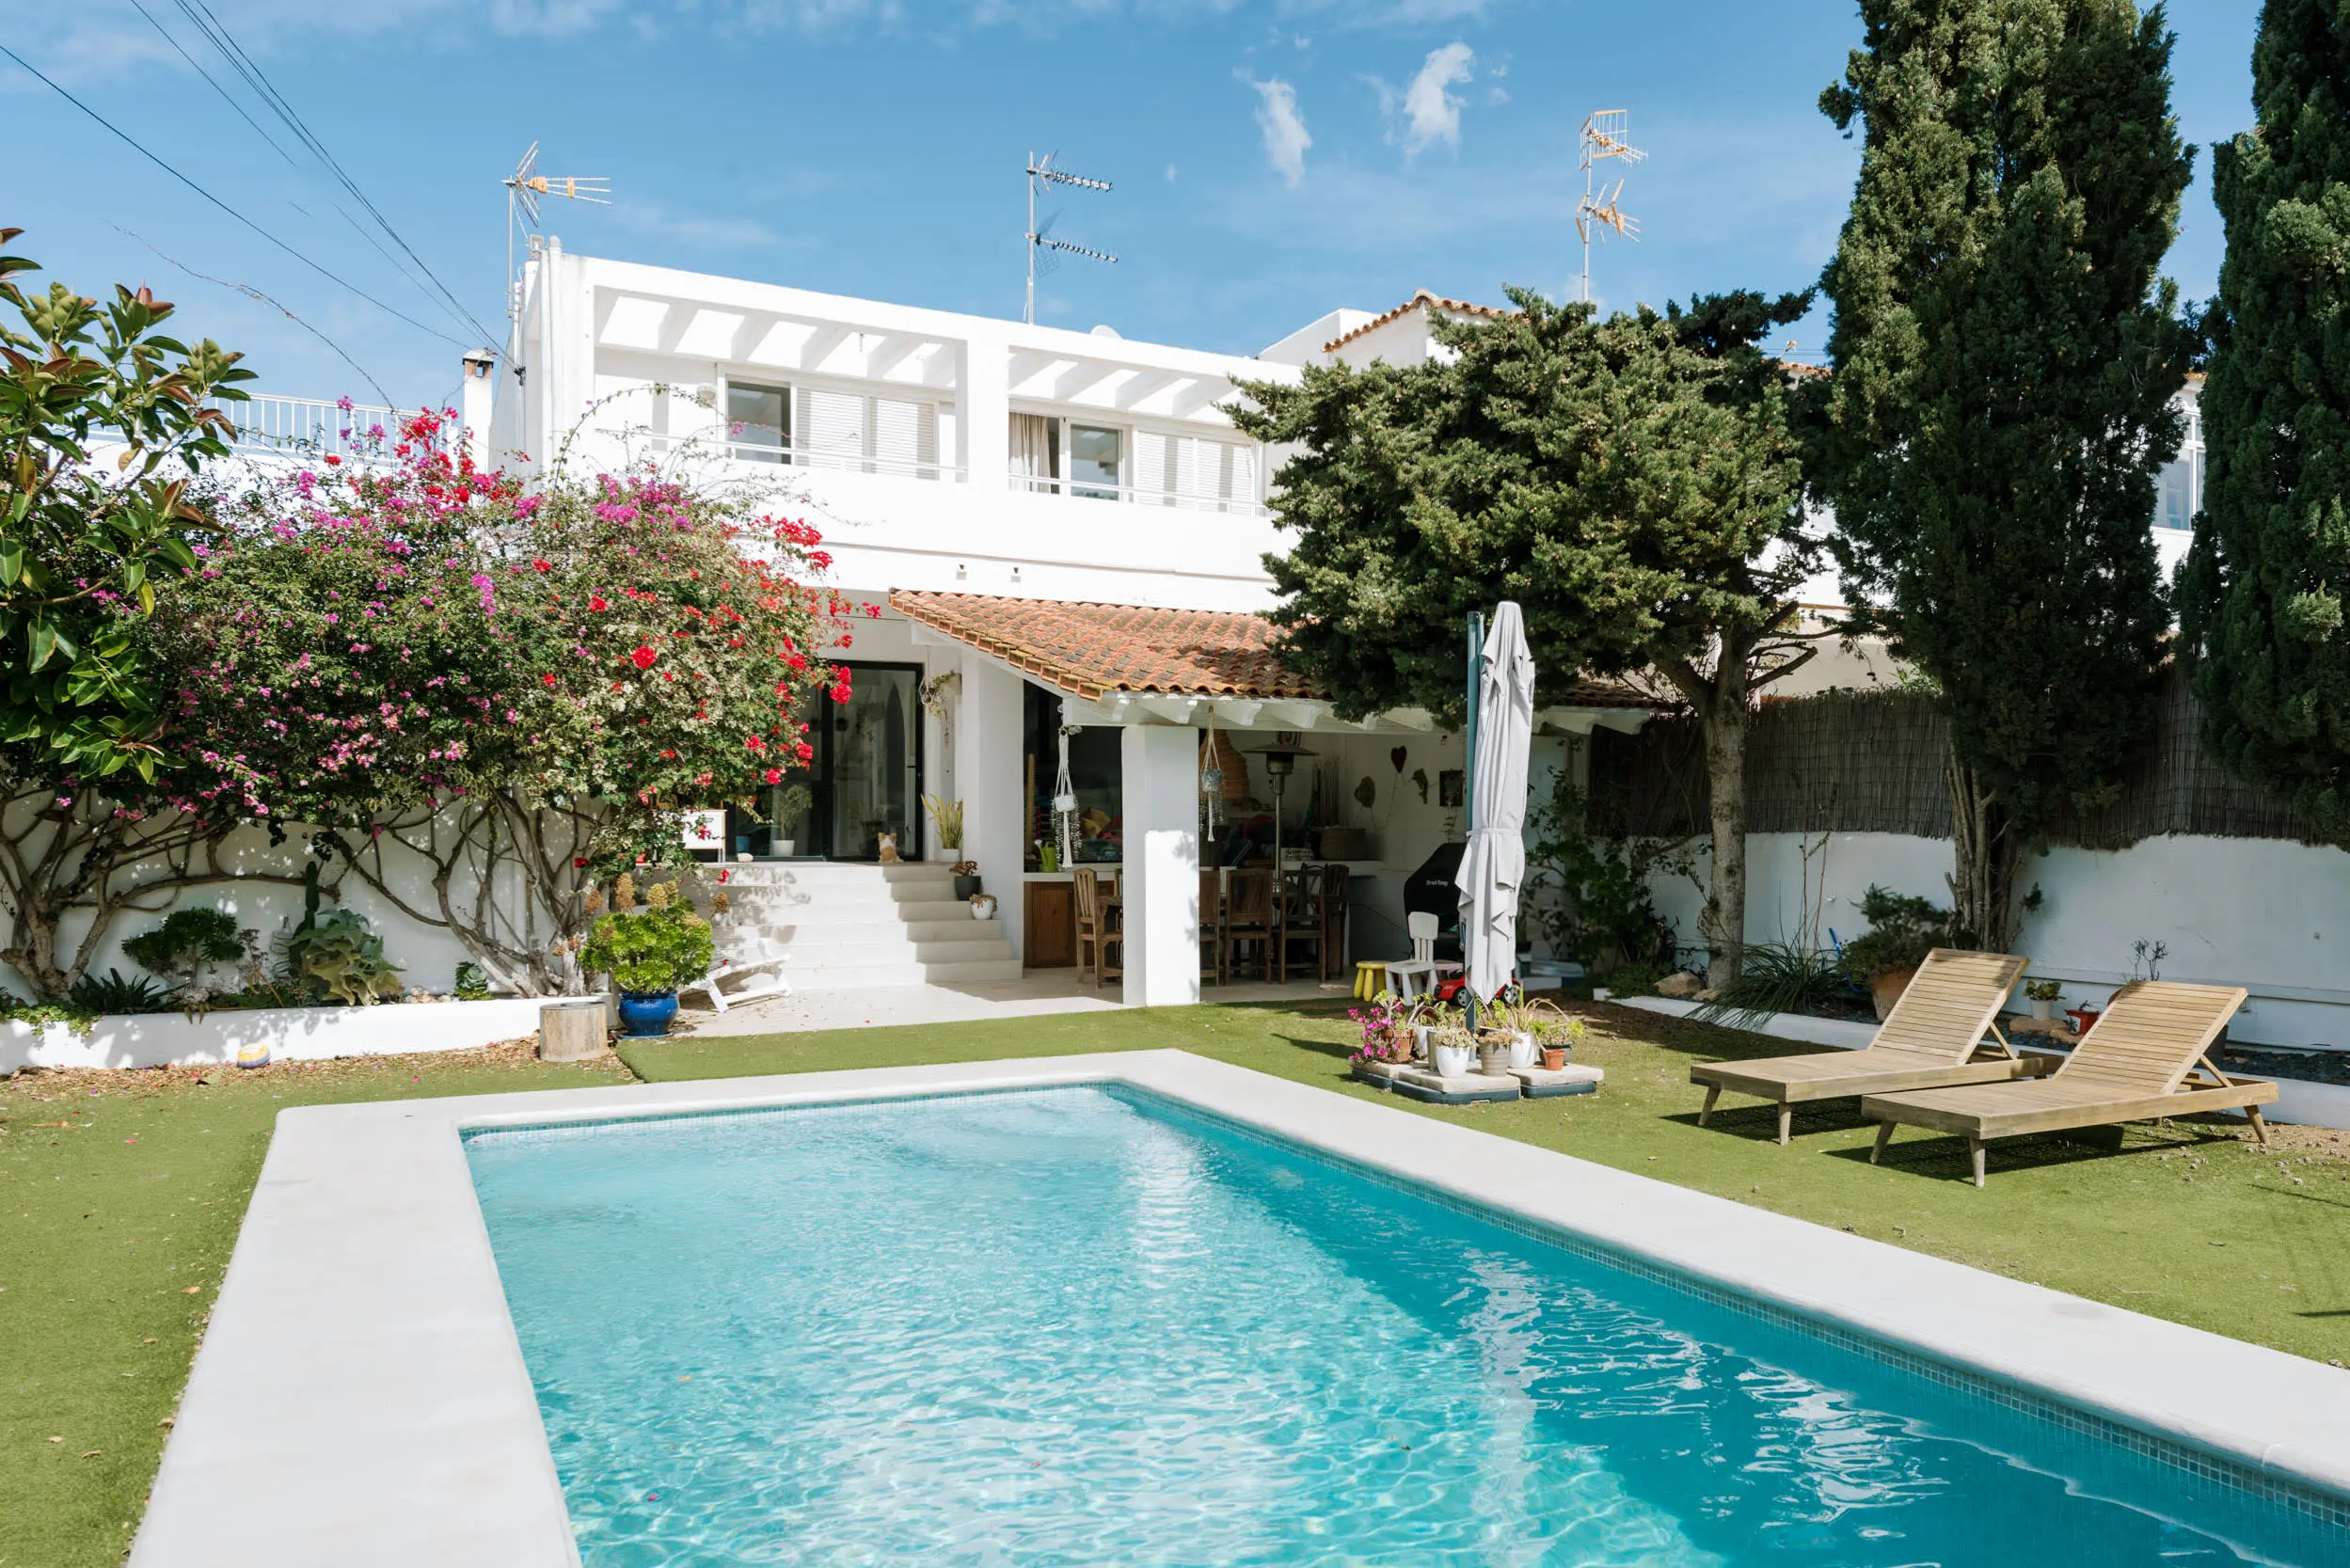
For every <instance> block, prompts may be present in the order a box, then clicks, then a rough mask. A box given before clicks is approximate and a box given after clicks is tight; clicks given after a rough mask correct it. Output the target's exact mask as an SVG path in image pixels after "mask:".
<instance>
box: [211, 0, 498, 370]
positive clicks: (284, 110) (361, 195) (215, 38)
mask: <svg viewBox="0 0 2350 1568" xmlns="http://www.w3.org/2000/svg"><path fill="white" fill-rule="evenodd" d="M173 3H174V4H175V5H177V6H178V7H179V8H180V10H181V13H182V14H183V15H184V16H185V17H186V18H187V19H188V20H189V21H190V22H192V23H194V24H196V26H197V29H198V31H199V32H201V33H203V34H204V36H205V38H206V39H208V40H210V41H211V42H212V45H213V47H214V48H215V49H217V50H219V51H220V53H221V55H222V57H223V58H225V59H227V60H228V62H229V63H230V66H232V67H233V68H234V69H235V70H236V71H237V74H239V75H240V76H243V77H244V78H245V80H246V85H247V86H249V87H252V89H253V90H254V91H255V92H256V93H257V94H259V95H260V97H261V99H262V103H266V104H268V105H269V107H270V108H271V109H272V110H273V111H275V112H276V114H277V116H278V119H281V120H283V121H284V122H285V124H286V127H287V129H289V130H291V131H292V132H293V133H294V135H295V137H296V138H298V139H299V140H300V141H301V143H302V144H303V145H304V146H305V147H307V148H309V149H310V152H311V154H312V155H313V156H315V157H316V158H317V159H318V161H319V163H320V164H321V165H322V166H325V167H326V170H327V172H328V173H330V174H332V175H333V176H334V177H335V180H336V181H337V182H339V183H340V184H341V186H342V188H343V189H344V190H346V191H348V192H349V193H350V194H351V198H352V199H353V200H354V201H356V202H357V203H358V204H359V206H360V207H362V208H364V209H365V210H366V212H367V214H368V215H369V216H370V217H372V218H373V219H374V220H375V223H376V226H377V227H378V228H380V229H382V230H383V231H384V233H385V235H386V236H387V237H388V238H389V239H390V241H391V243H392V244H393V245H398V246H399V247H400V250H401V252H402V254H404V255H405V256H406V257H407V258H408V260H409V261H413V262H415V263H416V266H417V269H418V270H419V271H420V272H421V273H423V275H424V276H425V277H427V278H429V279H431V282H432V286H433V289H434V290H437V291H438V292H439V294H440V297H441V298H442V299H443V300H445V301H447V302H448V308H449V309H451V310H452V311H453V314H454V315H455V316H456V317H457V319H458V320H459V321H460V322H462V323H464V324H465V325H467V326H468V327H469V329H470V330H472V331H474V332H476V333H479V334H480V335H481V337H482V339H483V341H490V339H491V333H490V330H489V328H487V327H486V326H484V325H482V323H481V322H480V320H478V319H477V318H476V317H475V316H474V315H473V312H472V311H470V310H468V309H466V305H465V302H464V301H463V300H461V299H459V298H458V297H457V296H456V294H455V293H453V291H452V290H451V289H450V288H449V286H448V285H447V284H445V283H443V282H442V281H441V280H440V278H439V277H437V275H436V274H435V273H434V271H433V269H432V268H431V267H430V266H429V265H427V264H426V263H425V261H424V258H422V257H421V256H419V255H418V254H417V253H416V250H415V248H414V247H413V246H411V245H409V244H408V242H407V241H406V240H405V239H403V238H401V237H400V231H399V230H396V229H394V228H392V226H391V220H390V219H389V218H387V217H385V216H384V214H383V212H382V210H381V209H379V208H378V207H377V206H376V205H375V203H374V202H373V201H371V200H370V199H368V195H367V193H366V192H365V191H363V190H361V189H359V185H358V182H357V181H356V180H354V179H352V178H351V176H350V175H349V174H348V173H346V172H344V170H343V167H342V165H341V164H340V163H338V162H337V161H336V160H335V155H334V154H333V153H332V152H330V151H328V150H327V149H326V143H325V142H323V141H321V140H319V138H318V137H317V136H316V135H313V134H312V133H311V131H310V126H309V125H308V124H306V123H304V121H303V119H302V117H301V116H300V115H299V114H297V113H295V112H294V105H293V104H292V103H288V102H287V101H286V99H285V96H284V95H283V94H281V93H280V92H278V89H277V88H276V87H274V86H272V85H271V84H270V81H269V78H268V77H267V76H266V75H264V74H263V73H262V69H261V67H260V66H258V65H256V64H255V63H254V62H253V59H252V56H250V55H247V54H246V52H245V50H244V47H243V46H242V45H240V44H239V43H238V42H237V40H236V39H235V38H234V37H233V36H232V35H231V34H230V31H229V28H228V25H227V24H225V23H223V22H222V21H221V20H220V18H219V17H217V16H215V15H214V13H213V10H212V8H211V7H210V6H208V5H206V4H205V0H173ZM386 260H390V258H389V257H387V258H386ZM394 264H395V265H397V263H396V262H395V263H394ZM409 281H410V282H415V281H416V280H415V279H414V278H410V279H409ZM418 287H419V288H422V287H423V285H421V284H418ZM428 292H430V291H428Z"/></svg>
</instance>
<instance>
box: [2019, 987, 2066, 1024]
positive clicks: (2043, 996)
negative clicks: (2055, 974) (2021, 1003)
mask: <svg viewBox="0 0 2350 1568" xmlns="http://www.w3.org/2000/svg"><path fill="white" fill-rule="evenodd" d="M2063 994H2064V986H2063V985H2062V984H2061V983H2060V982H2058V981H2056V980H2026V981H2024V1000H2025V1001H2026V1002H2029V1003H2030V1004H2031V1005H2032V1016H2033V1017H2034V1018H2036V1019H2039V1020H2040V1022H2043V1023H2045V1022H2052V1021H2053V1020H2054V1019H2055V1018H2056V998H2058V997H2060V996H2062V995H2063Z"/></svg>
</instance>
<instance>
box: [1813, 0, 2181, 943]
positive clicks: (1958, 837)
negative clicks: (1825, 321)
mask: <svg viewBox="0 0 2350 1568" xmlns="http://www.w3.org/2000/svg"><path fill="white" fill-rule="evenodd" d="M1861 14H1862V19H1863V22H1864V24H1865V27H1866V40H1865V47H1863V48H1861V49H1859V50H1855V51H1854V52H1853V54H1852V55H1851V56H1850V63H1849V65H1848V68H1847V70H1846V73H1845V78H1844V81H1843V83H1842V84H1841V85H1838V86H1835V87H1830V88H1829V89H1828V90H1827V91H1826V92H1824V93H1822V94H1821V96H1820V107H1821V109H1822V110H1823V111H1824V112H1825V113H1826V114H1827V115H1828V116H1829V118H1830V119H1834V121H1835V122H1836V123H1837V124H1838V125H1839V126H1841V127H1844V128H1845V129H1846V130H1847V131H1848V132H1850V129H1851V127H1852V124H1853V122H1854V121H1855V120H1858V121H1860V122H1862V124H1863V125H1864V126H1865V127H1866V142H1865V149H1864V153H1863V159H1862V165H1861V173H1860V179H1859V182H1858V186H1857V188H1856V189H1855V191H1854V193H1853V198H1852V207H1851V212H1850V214H1849V216H1848V217H1847V219H1846V221H1845V225H1844V230H1843V233H1842V236H1841V238H1840V240H1839V243H1838V247H1837V251H1836V254H1835V257H1834V260H1833V261H1831V262H1830V263H1829V266H1828V269H1827V273H1826V275H1825V277H1824V278H1823V279H1822V282H1823V286H1824V287H1825V289H1826V291H1827V293H1828V294H1829V295H1830V297H1831V298H1832V299H1833V300H1834V305H1835V321H1834V328H1833V331H1832V335H1831V337H1830V341H1829V357H1830V360H1831V362H1832V366H1833V370H1834V374H1833V375H1832V376H1830V377H1828V378H1827V379H1826V382H1825V384H1824V388H1823V389H1822V391H1821V392H1820V394H1819V398H1820V406H1819V411H1818V412H1819V417H1820V428H1819V433H1818V439H1819V441H1820V443H1821V450H1820V453H1819V460H1818V465H1817V468H1816V471H1818V472H1819V473H1820V474H1822V475H1823V476H1824V483H1822V485H1821V487H1820V488H1821V492H1822V499H1826V500H1828V501H1830V502H1831V503H1832V504H1833V505H1834V509H1835V515H1836V530H1837V531H1836V537H1835V541H1834V547H1835V549H1836V552H1837V556H1838V561H1839V564H1840V566H1841V568H1842V571H1843V577H1844V582H1845V591H1846V594H1847V596H1848V598H1849V599H1850V601H1851V603H1852V604H1853V606H1854V607H1855V626H1856V629H1871V630H1879V631H1882V632H1883V633H1885V634H1887V635H1888V636H1889V637H1890V639H1891V641H1892V642H1893V644H1894V647H1895V650H1896V652H1897V653H1898V654H1899V655H1900V656H1901V657H1904V658H1905V659H1907V660H1908V661H1909V662H1910V663H1911V664H1913V666H1914V667H1915V668H1916V669H1917V670H1918V671H1920V672H1921V673H1923V674H1924V675H1925V676H1926V677H1927V678H1928V679H1929V682H1930V683H1931V684H1932V686H1933V687H1934V689H1936V690H1937V691H1938V693H1939V700H1940V702H1941V704H1942V705H1943V707H1944V710H1945V713H1946V714H1947V716H1948V719H1949V723H1950V737H1951V753H1952V756H1951V768H1950V777H1951V793H1952V816H1953V822H1952V828H1953V839H1954V850H1955V854H1954V859H1955V861H1956V865H1955V869H1954V875H1953V877H1952V890H1953V895H1954V899H1955V903H1956V905H1957V909H1958V912H1959V914H1960V915H1961V919H1962V922H1963V923H1964V924H1965V925H1966V926H1967V927H1969V928H1971V929H1972V930H1973V931H1974V933H1975V934H1976V936H1977V938H1978V939H1979V940H1981V941H1982V942H1984V943H1985V944H1986V945H1990V946H1993V947H2005V946H2007V945H2009V943H2010V942H2011V940H2012V936H2013V921H2014V882H2015V870H2016V865H2017V863H2018V860H2019V858H2020V856H2021V854H2022V852H2023V850H2024V847H2026V846H2027V845H2028V844H2029V843H2031V842H2032V840H2033V839H2034V838H2035V837H2036V836H2037V835H2038V834H2039V832H2040V829H2041V827H2042V825H2043V824H2044V823H2045V822H2046V821H2047V819H2048V817H2049V816H2050V815H2051V814H2052V813H2054V812H2055V811H2056V810H2057V809H2058V808H2060V807H2062V806H2064V805H2067V804H2072V805H2088V804H2093V803H2094V802H2095V801H2097V800H2101V799H2104V798H2105V797H2107V796H2108V795H2109V793H2110V792H2111V790H2112V789H2113V787H2114V781H2115V780H2116V778H2117V776H2118V774H2119V771H2120V766H2121V764H2122V762H2123V760H2124V758H2125V756H2126V754H2127V753H2128V752H2129V751H2130V750H2131V749H2132V748H2133V747H2134V746H2135V745H2136V744H2137V743H2139V742H2140V741H2141V740H2142V739H2143V738H2144V736H2146V735H2147V733H2148V732H2149V730H2150V729H2151V727H2152V721H2153V717H2154V676H2155V670H2156V665H2157V660H2158V657H2159V653H2160V643H2161V640H2162V637H2163V635H2164V633H2165V631H2166V629H2167V624H2168V610H2167V605H2166V604H2165V599H2164V594H2163V592H2162V583H2161V577H2160V572H2159V569H2158V566H2157V562H2156V559H2155V554H2154V546H2153V541H2152V536H2151V533H2150V525H2151V520H2152V515H2153V510H2154V499H2155V475H2156V471H2157V470H2158V469H2159V468H2160V467H2161V466H2162V465H2163V464H2164V463H2166V462H2167V461H2168V460H2169V459H2170V457H2171V456H2172V455H2173V453H2175V452H2176V451H2177V449H2178V443H2179V438H2180V434H2181V432H2180V419H2179V416H2178V415H2177V413H2176V412H2175V411H2174V410H2173V409H2172V407H2171V399H2172V397H2173V395H2174V394H2175V393H2176V392H2177V391H2178V390H2179V388H2181V386H2182V385H2183V383H2184V379H2185V375H2186V371H2187V367H2188V364H2189V362H2190V357H2191V354H2192V350H2193V346H2194V334H2193V332H2192V330H2191V329H2190V328H2189V327H2188V326H2187V325H2185V324H2184V323H2183V322H2182V321H2180V320H2179V319H2178V313H2177V293H2176V289H2175V286H2174V285H2172V284H2170V283H2169V282H2167V280H2162V279H2159V278H2158V277H2157V272H2156V269H2157V267H2158V264H2159V263H2160V261H2161V259H2162V256H2163V253H2164V251H2165V250H2166V249H2167V248H2168V246H2169V245H2170V241H2171V237H2172V234H2173V233H2174V231H2175V229H2176V225H2177V219H2178V212H2179V198H2180V195H2181V193H2182V192H2183V190H2184V189H2185V187H2186V184H2187V182H2188V178H2189V174H2190V169H2191V164H2192V158H2193V154H2192V152H2191V151H2190V150H2188V149H2187V148H2186V147H2185V146H2184V145H2183V143H2182V141H2181V140H2180V136H2179V133H2178V127H2177V124H2176V122H2175V121H2174V119H2172V117H2171V114H2170V107H2169V87H2170V76H2169V60H2170V49H2171V42H2172V40H2171V35H2170V33H2169V31H2168V29H2167V26H2166V24H2165V22H2164V18H2163V12H2162V10H2161V8H2159V7H2156V8H2152V9H2151V10H2149V11H2147V12H2145V13H2144V14H2141V13H2140V12H2139V10H2138V8H2137V7H2136V5H2135V4H2133V3H2132V0H1863V4H1862V7H1861Z"/></svg>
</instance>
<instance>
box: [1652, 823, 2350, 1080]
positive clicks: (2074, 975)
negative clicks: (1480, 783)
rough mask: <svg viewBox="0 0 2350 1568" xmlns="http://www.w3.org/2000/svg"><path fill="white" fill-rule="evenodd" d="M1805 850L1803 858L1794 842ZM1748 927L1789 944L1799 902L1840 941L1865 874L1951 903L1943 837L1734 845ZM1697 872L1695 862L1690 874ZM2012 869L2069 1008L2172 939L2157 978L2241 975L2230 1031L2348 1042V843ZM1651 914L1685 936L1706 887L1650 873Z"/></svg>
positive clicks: (2143, 852) (2039, 956) (2160, 849)
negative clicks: (2239, 1008) (2244, 1000)
mask: <svg viewBox="0 0 2350 1568" xmlns="http://www.w3.org/2000/svg"><path fill="white" fill-rule="evenodd" d="M1806 848H1808V849H1809V850H1810V851H1811V854H1810V859H1809V864H1808V889H1809V891H1808V893H1807V892H1806V891H1805V888H1806V871H1807V867H1806V863H1805V857H1804V853H1803V851H1804V850H1805V849H1806ZM1747 859H1748V884H1747V905H1746V936H1747V940H1748V941H1749V942H1785V941H1790V940H1793V939H1794V938H1795V937H1796V936H1797V935H1798V934H1799V932H1801V931H1802V928H1803V926H1804V914H1805V911H1806V909H1815V910H1818V911H1820V915H1819V922H1818V924H1819V930H1820V940H1821V941H1822V942H1825V941H1826V940H1827V933H1828V932H1830V931H1833V932H1834V934H1835V935H1836V936H1837V937H1840V938H1842V939H1843V940H1845V941H1848V942H1849V941H1850V940H1851V939H1852V938H1853V937H1855V936H1857V935H1859V934H1860V933H1861V932H1863V931H1865V930H1866V929H1867V922H1866V921H1864V920H1863V919H1862V918H1861V915H1860V902H1861V897H1862V895H1863V894H1865V893H1866V891H1867V888H1868V886H1869V884H1870V883H1871V882H1880V883H1882V884H1883V885H1884V886H1886V887H1889V888H1891V889H1893V890H1894V891H1895V892H1897V893H1908V894H1917V895H1923V896H1926V897H1929V898H1931V899H1933V900H1934V901H1935V902H1937V903H1940V904H1947V903H1948V902H1949V900H1950V890H1949V884H1948V881H1947V877H1948V875H1949V870H1950V844H1949V841H1948V840H1946V839H1929V838H1913V837H1910V836H1907V835H1903V834H1894V833H1832V834H1824V835H1821V834H1814V835H1808V836H1799V835H1797V834H1793V833H1757V834H1755V835H1754V836H1753V837H1752V838H1750V839H1749V840H1748V841H1747ZM1703 874H1704V864H1703V861H1702V860H1701V862H1700V864H1699V875H1700V876H1702V875H1703ZM2019 880H2020V883H2021V886H2022V887H2023V889H2024V892H2025V893H2026V894H2028V893H2029V892H2030V891H2031V890H2032V889H2033V888H2034V887H2037V888H2038V889H2039V890H2040V896H2041V901H2040V908H2039V909H2038V910H2037V911H2034V912H2032V913H2029V914H2027V915H2025V917H2024V925H2023V931H2022V935H2021V938H2020V940H2019V942H2018V950H2019V951H2021V952H2023V953H2024V954H2026V955H2028V956H2029V957H2030V958H2031V959H2032V968H2031V974H2033V975H2035V976H2053V977H2055V978H2056V979H2059V980H2062V981H2064V982H2065V998H2066V1005H2072V1004H2075V1003H2079V1002H2083V1001H2097V1000H2102V999H2103V998H2104V996H2105V995H2107V994H2108V993H2109V992H2110V991H2111V990H2112V989H2113V988H2114V987H2115V986H2116V985H2118V984H2120V982H2121V981H2123V980H2125V979H2127V978H2128V977H2129V974H2130V966H2131V961H2132V955H2131V947H2132V944H2133V943H2135V942H2139V941H2141V940H2142V941H2145V942H2162V943H2164V944H2166V945H2167V947H2168V948H2169V950H2170V951H2169V956H2168V957H2167V958H2165V959H2164V960H2163V966H2162V972H2163V976H2164V978H2166V979H2172V980H2191V981H2208V982H2212V983H2215V984H2221V985H2239V986H2243V987H2245V988H2246V989H2247V990H2249V991H2250V992H2251V993H2252V994H2251V1000H2250V1001H2249V1003H2248V1004H2247V1006H2246V1007H2245V1009H2244V1010H2243V1012H2242V1013H2240V1014H2239V1015H2238V1017H2237V1020H2236V1022H2235V1023H2234V1024H2232V1025H2231V1029H2230V1033H2231V1037H2234V1038H2238V1039H2243V1040H2247V1041H2254V1042H2258V1043H2262V1044H2270V1045H2297V1046H2307V1045H2330V1046H2335V1047H2342V1046H2350V854H2345V853H2344V852H2343V851H2342V850H2340V849H2333V848H2325V847H2310V846H2307V845H2300V844H2293V843H2289V842H2286V841H2283V840H2279V839H2245V838H2206V837H2190V836H2185V835H2179V836H2172V837H2166V838H2153V839H2148V840H2145V841H2143V842H2142V843H2139V844H2136V845H2133V846H2131V847H2129V848H2127V849H2122V850H2119V851H2104V850H2091V849H2072V848H2056V849H2051V850H2049V851H2048V852H2047V853H2045V854H2042V855H2031V856H2026V857H2025V859H2024V864H2023V867H2022V869H2021V871H2020V872H2019ZM1654 892H1655V895H1656V902H1657V908H1658V911H1659V912H1660V913H1662V914H1663V915H1665V916H1666V918H1668V919H1670V920H1672V921H1673V922H1674V924H1675V927H1677V929H1678V931H1679V932H1680V936H1681V940H1682V941H1683V942H1684V943H1685V944H1686V943H1691V942H1694V940H1695V932H1696V928H1697V911H1698V908H1699V905H1700V904H1701V903H1702V901H1703V895H1701V894H1700V892H1699V891H1698V890H1697V889H1696V888H1695V887H1694V886H1692V885H1691V884H1690V883H1689V882H1686V881H1664V880H1659V882H1658V883H1657V884H1656V885H1655V888H1654Z"/></svg>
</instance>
